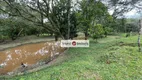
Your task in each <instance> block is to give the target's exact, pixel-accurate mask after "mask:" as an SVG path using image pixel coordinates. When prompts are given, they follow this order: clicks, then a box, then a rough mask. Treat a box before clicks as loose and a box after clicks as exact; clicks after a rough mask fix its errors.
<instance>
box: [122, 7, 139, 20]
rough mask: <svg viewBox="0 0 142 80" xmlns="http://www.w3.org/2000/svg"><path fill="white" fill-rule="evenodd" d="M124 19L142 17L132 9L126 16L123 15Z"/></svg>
mask: <svg viewBox="0 0 142 80" xmlns="http://www.w3.org/2000/svg"><path fill="white" fill-rule="evenodd" d="M124 15H125V17H126V18H138V19H140V18H142V16H141V15H140V13H137V11H136V9H133V10H132V11H130V12H127V13H126V14H124Z"/></svg>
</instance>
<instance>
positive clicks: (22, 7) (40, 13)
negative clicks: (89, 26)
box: [0, 0, 76, 40]
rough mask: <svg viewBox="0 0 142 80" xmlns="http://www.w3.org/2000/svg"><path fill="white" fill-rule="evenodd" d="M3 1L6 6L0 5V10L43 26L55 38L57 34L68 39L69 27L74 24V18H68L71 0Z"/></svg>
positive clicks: (71, 11)
mask: <svg viewBox="0 0 142 80" xmlns="http://www.w3.org/2000/svg"><path fill="white" fill-rule="evenodd" d="M3 2H4V3H5V4H6V6H7V7H8V8H2V7H0V10H1V11H4V12H5V13H8V14H9V15H10V16H19V17H22V18H24V19H25V20H28V21H30V22H32V23H34V24H36V25H38V26H42V27H44V28H45V29H47V30H48V31H50V32H53V33H54V34H55V38H56V40H57V38H58V37H59V36H61V37H62V38H63V39H69V38H70V36H71V34H70V33H71V32H72V31H71V30H72V29H71V28H72V27H75V26H76V23H75V22H74V21H76V20H72V21H71V20H70V19H71V17H70V16H73V15H74V11H73V9H72V7H71V5H72V0H3ZM73 19H75V18H73ZM44 20H47V22H46V23H45V22H44ZM71 24H74V25H73V26H71ZM74 30H76V29H74Z"/></svg>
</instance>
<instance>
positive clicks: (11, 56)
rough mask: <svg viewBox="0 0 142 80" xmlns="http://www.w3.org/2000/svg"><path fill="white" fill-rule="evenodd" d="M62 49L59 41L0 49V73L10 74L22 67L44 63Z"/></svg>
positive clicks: (62, 50)
mask: <svg viewBox="0 0 142 80" xmlns="http://www.w3.org/2000/svg"><path fill="white" fill-rule="evenodd" d="M64 50H65V49H64V48H61V47H60V42H41V43H35V44H25V45H22V46H17V47H14V48H11V49H7V50H4V51H0V75H7V74H8V75H11V74H13V72H15V71H17V70H20V69H22V68H25V67H30V66H33V65H38V64H39V63H40V62H45V63H46V62H48V61H50V60H51V59H52V58H53V57H54V56H56V55H59V54H60V53H62V52H64Z"/></svg>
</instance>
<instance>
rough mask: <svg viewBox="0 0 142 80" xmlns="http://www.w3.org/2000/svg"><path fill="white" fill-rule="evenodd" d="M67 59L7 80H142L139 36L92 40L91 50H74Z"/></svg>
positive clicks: (66, 55)
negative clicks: (138, 44)
mask: <svg viewBox="0 0 142 80" xmlns="http://www.w3.org/2000/svg"><path fill="white" fill-rule="evenodd" d="M141 41H142V40H141ZM64 57H66V58H65V59H64V60H63V61H61V62H60V63H57V64H55V65H52V66H50V67H47V68H45V69H42V70H40V71H37V72H34V73H30V74H25V75H22V76H16V77H13V78H6V80H142V52H138V47H137V36H131V37H128V38H125V37H123V36H108V37H107V38H102V39H99V40H98V43H96V42H95V41H93V40H92V39H90V47H89V48H70V49H69V50H68V51H67V52H66V53H65V56H64ZM64 57H62V58H64ZM60 59H61V58H59V59H57V61H60Z"/></svg>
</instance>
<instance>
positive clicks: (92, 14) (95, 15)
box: [77, 0, 109, 39]
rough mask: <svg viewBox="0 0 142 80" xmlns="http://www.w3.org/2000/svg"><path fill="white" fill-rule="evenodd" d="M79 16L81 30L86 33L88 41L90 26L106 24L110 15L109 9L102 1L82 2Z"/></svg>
mask: <svg viewBox="0 0 142 80" xmlns="http://www.w3.org/2000/svg"><path fill="white" fill-rule="evenodd" d="M77 15H78V19H79V23H80V26H79V28H80V30H82V31H83V32H84V34H85V39H87V37H88V29H89V28H90V26H94V25H96V24H105V23H106V22H107V20H106V18H107V17H108V16H109V13H108V11H107V7H106V6H105V5H104V4H103V3H102V2H101V1H96V0H82V1H81V2H80V8H79V13H78V14H77Z"/></svg>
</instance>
